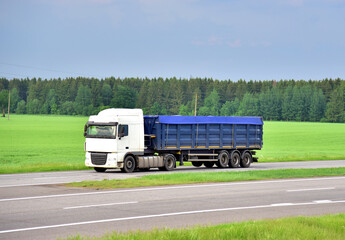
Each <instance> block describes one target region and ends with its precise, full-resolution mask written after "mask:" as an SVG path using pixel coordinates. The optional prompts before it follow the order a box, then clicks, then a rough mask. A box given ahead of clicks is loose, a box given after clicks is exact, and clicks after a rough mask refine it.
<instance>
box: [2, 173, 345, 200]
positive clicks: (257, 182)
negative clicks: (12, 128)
mask: <svg viewBox="0 0 345 240" xmlns="http://www.w3.org/2000/svg"><path fill="white" fill-rule="evenodd" d="M337 179H340V180H341V179H345V177H324V178H302V179H284V180H261V181H245V182H230V183H213V184H197V185H183V186H179V185H178V186H168V187H151V188H133V189H124V190H114V191H100V192H86V193H85V192H84V193H68V194H56V195H43V196H33V197H21V198H4V199H0V202H8V201H19V200H31V199H43V198H58V197H73V196H84V195H98V194H112V193H113V194H115V193H125V192H145V191H158V190H170V189H186V188H204V187H218V186H235V185H253V184H269V183H286V182H308V181H326V180H337Z"/></svg>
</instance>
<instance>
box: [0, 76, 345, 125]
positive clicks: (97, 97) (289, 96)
mask: <svg viewBox="0 0 345 240" xmlns="http://www.w3.org/2000/svg"><path fill="white" fill-rule="evenodd" d="M9 94H10V112H11V113H17V114H61V115H86V116H87V115H91V114H97V113H98V112H99V111H100V110H102V109H106V108H110V107H114V108H142V109H143V111H144V114H147V115H158V114H161V115H194V114H195V106H196V115H199V116H262V117H263V118H264V120H275V121H312V122H320V121H321V122H342V123H344V122H345V80H342V79H339V78H338V79H323V80H309V81H305V80H280V81H276V80H271V81H245V80H239V81H231V80H222V81H220V80H214V79H211V78H190V79H181V78H180V79H178V78H165V79H164V78H153V79H148V78H124V79H120V78H114V77H109V78H105V79H96V78H84V77H77V78H65V79H60V78H59V79H49V80H48V79H40V78H38V79H36V78H32V79H29V78H26V79H12V80H8V79H6V78H0V107H1V111H2V116H5V114H6V113H7V108H8V99H9ZM195 102H197V104H195Z"/></svg>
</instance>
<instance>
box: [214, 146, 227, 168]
mask: <svg viewBox="0 0 345 240" xmlns="http://www.w3.org/2000/svg"><path fill="white" fill-rule="evenodd" d="M216 164H217V166H218V167H220V168H225V167H228V166H229V153H228V152H227V151H225V150H223V151H221V152H220V153H219V154H218V162H217V163H216Z"/></svg>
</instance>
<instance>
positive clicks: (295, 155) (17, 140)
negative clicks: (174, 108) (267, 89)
mask: <svg viewBox="0 0 345 240" xmlns="http://www.w3.org/2000/svg"><path fill="white" fill-rule="evenodd" d="M87 119H88V118H87V117H78V116H54V115H11V117H10V120H7V118H0V173H15V172H37V171H56V170H77V169H85V167H84V137H83V128H84V124H85V123H86V122H87ZM344 143H345V124H335V123H311V122H270V121H266V122H265V123H264V145H263V150H261V151H259V152H258V153H257V156H259V162H265V161H295V160H298V161H302V160H327V159H345V147H344Z"/></svg>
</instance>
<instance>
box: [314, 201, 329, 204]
mask: <svg viewBox="0 0 345 240" xmlns="http://www.w3.org/2000/svg"><path fill="white" fill-rule="evenodd" d="M313 202H314V203H320V204H321V203H331V202H332V201H331V200H316V201H313Z"/></svg>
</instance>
